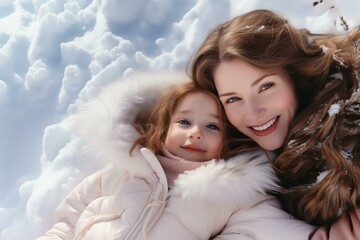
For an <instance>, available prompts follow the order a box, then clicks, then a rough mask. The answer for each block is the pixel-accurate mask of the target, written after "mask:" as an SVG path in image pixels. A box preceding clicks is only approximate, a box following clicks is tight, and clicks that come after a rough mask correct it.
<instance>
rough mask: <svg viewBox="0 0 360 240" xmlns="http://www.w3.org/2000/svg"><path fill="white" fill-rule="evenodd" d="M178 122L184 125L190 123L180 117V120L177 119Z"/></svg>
mask: <svg viewBox="0 0 360 240" xmlns="http://www.w3.org/2000/svg"><path fill="white" fill-rule="evenodd" d="M178 123H179V124H181V125H186V126H189V125H191V123H190V122H189V121H188V120H186V119H181V120H179V121H178Z"/></svg>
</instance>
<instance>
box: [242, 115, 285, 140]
mask: <svg viewBox="0 0 360 240" xmlns="http://www.w3.org/2000/svg"><path fill="white" fill-rule="evenodd" d="M279 119H280V116H276V117H275V118H273V119H271V120H270V121H268V122H267V123H265V124H263V125H261V126H256V127H249V129H250V130H251V131H252V132H253V133H254V134H255V135H256V136H259V137H263V136H267V135H269V134H271V133H272V132H273V131H274V130H275V129H276V127H277V125H278V123H279Z"/></svg>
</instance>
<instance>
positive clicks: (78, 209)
mask: <svg viewBox="0 0 360 240" xmlns="http://www.w3.org/2000/svg"><path fill="white" fill-rule="evenodd" d="M102 175H103V171H99V172H96V173H94V174H92V175H90V176H88V177H87V178H85V179H84V180H83V181H82V182H80V183H79V185H77V186H76V187H75V188H74V189H73V190H72V191H71V192H70V193H69V194H68V195H67V196H66V198H65V199H64V200H63V201H62V202H61V203H60V205H59V206H58V207H57V209H56V211H55V217H56V223H55V224H54V226H53V227H52V228H51V229H50V230H48V231H47V232H46V233H45V235H44V236H41V237H39V238H37V240H50V239H51V240H57V239H59V240H60V239H66V240H67V239H69V240H70V239H74V230H75V226H76V224H77V222H78V220H79V217H80V215H81V214H82V212H83V211H84V210H85V209H86V208H87V206H88V205H89V203H91V202H92V201H93V200H94V199H97V198H99V197H100V196H101V185H102V184H101V182H102Z"/></svg>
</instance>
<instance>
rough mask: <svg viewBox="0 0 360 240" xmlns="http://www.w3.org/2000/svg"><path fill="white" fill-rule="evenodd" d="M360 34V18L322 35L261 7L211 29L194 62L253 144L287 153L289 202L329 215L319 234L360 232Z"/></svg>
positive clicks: (283, 175)
mask: <svg viewBox="0 0 360 240" xmlns="http://www.w3.org/2000/svg"><path fill="white" fill-rule="evenodd" d="M359 43H360V29H359V28H357V29H355V30H353V32H352V33H351V34H348V35H344V36H333V35H315V34H311V33H309V31H307V30H306V29H296V28H294V27H292V26H291V25H290V24H289V23H288V21H287V20H286V19H284V18H282V17H281V16H279V15H277V14H275V13H273V12H271V11H268V10H255V11H252V12H249V13H246V14H244V15H241V16H238V17H236V18H234V19H232V20H230V21H228V22H225V23H223V24H220V25H219V26H218V27H216V28H215V29H214V30H213V31H211V32H210V33H209V35H208V37H207V38H206V39H205V41H204V42H203V43H202V45H201V46H200V48H199V50H198V52H197V53H196V55H195V57H194V60H193V63H192V67H191V72H192V78H193V79H194V81H195V83H196V85H197V86H199V87H200V88H203V89H206V90H208V91H211V92H213V93H214V94H217V95H218V96H219V98H220V100H221V102H222V104H223V106H224V109H225V112H226V115H227V117H228V119H229V121H230V122H231V124H233V125H234V126H235V127H236V128H237V129H238V130H239V132H241V134H240V133H239V134H238V135H239V137H240V138H243V139H244V141H247V142H248V143H247V144H246V145H248V146H254V145H259V146H261V147H262V148H264V149H266V150H276V151H277V152H278V153H280V155H279V156H278V157H277V159H276V160H275V161H274V165H275V169H277V174H278V176H279V177H280V180H281V183H282V185H283V186H284V187H285V188H286V191H283V193H282V196H281V197H282V199H283V203H284V206H285V207H286V209H288V210H289V211H290V212H291V213H292V214H294V215H295V216H296V217H298V218H300V219H304V220H306V221H308V222H309V223H312V224H316V225H324V224H327V226H326V227H324V228H322V229H321V230H320V231H319V232H318V233H316V234H315V235H314V239H315V238H316V239H317V237H320V235H322V236H323V237H325V238H328V237H330V238H331V239H360V231H359V230H358V229H360V210H359V207H360V168H359V167H360V141H359V139H360V138H359V135H360V107H359V106H360V90H359V85H360V77H359V76H360V75H359V73H360V62H359V60H360V58H359V54H360V48H359V46H360V45H359ZM246 145H245V144H244V145H242V146H246ZM339 218H340V220H339V221H338V222H336V223H335V224H334V225H333V226H330V225H329V224H331V223H333V222H335V221H336V220H337V219H339ZM321 231H323V232H321Z"/></svg>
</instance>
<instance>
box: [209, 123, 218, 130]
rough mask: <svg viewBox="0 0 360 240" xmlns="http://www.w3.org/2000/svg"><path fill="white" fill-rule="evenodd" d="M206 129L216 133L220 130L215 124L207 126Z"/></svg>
mask: <svg viewBox="0 0 360 240" xmlns="http://www.w3.org/2000/svg"><path fill="white" fill-rule="evenodd" d="M206 127H207V128H209V129H211V130H217V131H219V130H220V128H219V127H218V126H217V125H215V124H208V125H207V126H206Z"/></svg>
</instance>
